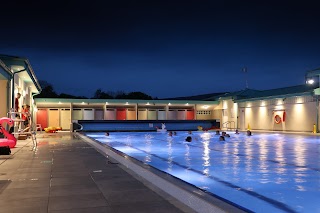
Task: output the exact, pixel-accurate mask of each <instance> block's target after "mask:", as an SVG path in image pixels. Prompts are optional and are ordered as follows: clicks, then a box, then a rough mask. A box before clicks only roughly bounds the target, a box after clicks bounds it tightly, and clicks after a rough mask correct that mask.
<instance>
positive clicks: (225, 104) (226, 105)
mask: <svg viewBox="0 0 320 213" xmlns="http://www.w3.org/2000/svg"><path fill="white" fill-rule="evenodd" d="M222 108H223V109H228V102H227V101H223V102H222Z"/></svg>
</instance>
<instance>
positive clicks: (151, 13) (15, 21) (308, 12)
mask: <svg viewBox="0 0 320 213" xmlns="http://www.w3.org/2000/svg"><path fill="white" fill-rule="evenodd" d="M79 2H80V1H73V0H72V1H48V2H47V1H41V2H40V1H39V2H37V1H33V2H29V1H14V0H13V1H7V2H6V3H3V5H2V8H6V9H4V10H2V11H1V13H0V19H1V20H2V26H1V34H0V39H1V42H0V53H1V54H9V55H17V56H23V57H27V58H29V60H30V62H31V65H32V66H33V68H34V71H35V73H36V75H37V77H38V79H39V80H45V81H47V82H49V83H51V84H52V85H53V86H54V89H55V90H56V92H58V93H62V92H64V93H68V94H73V95H84V96H87V97H92V96H93V93H94V91H95V90H97V89H98V88H101V89H102V90H104V91H124V92H133V91H141V92H144V93H147V94H149V95H151V96H153V97H158V98H166V97H177V96H189V95H198V94H205V93H214V92H224V91H235V90H240V89H244V88H245V74H244V73H243V72H242V68H243V67H247V70H248V73H247V75H248V83H249V88H252V89H261V90H262V89H272V88H279V87H286V86H293V85H297V84H303V83H304V74H305V72H306V71H307V70H311V69H315V68H319V67H320V39H319V38H320V28H319V21H320V12H319V11H320V7H319V5H318V4H317V3H316V1H303V2H302V1H300V2H299V3H294V2H292V1H281V3H279V2H280V1H264V2H261V1H238V0H237V1H213V0H212V1H200V0H198V1H188V0H185V1H174V0H171V1H166V0H161V1H157V0H152V1H150V0H149V1H132V0H122V1H121V0H119V1H107V0H105V1H102V0H101V1H98V0H91V1H86V2H82V1H81V3H79Z"/></svg>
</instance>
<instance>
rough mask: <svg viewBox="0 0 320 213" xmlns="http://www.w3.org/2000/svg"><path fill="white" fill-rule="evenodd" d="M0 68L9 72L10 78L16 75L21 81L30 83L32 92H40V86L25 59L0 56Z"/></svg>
mask: <svg viewBox="0 0 320 213" xmlns="http://www.w3.org/2000/svg"><path fill="white" fill-rule="evenodd" d="M0 66H1V67H2V68H3V69H5V70H6V71H7V72H8V71H9V72H10V73H11V77H13V76H14V74H17V75H19V77H21V79H23V81H25V82H27V83H31V84H32V86H34V88H33V89H32V91H33V92H35V93H37V92H41V86H40V84H39V82H38V79H37V78H36V75H35V74H34V71H33V69H32V67H31V64H30V62H29V60H28V59H27V58H22V57H18V56H10V55H3V54H0ZM24 71H25V72H24Z"/></svg>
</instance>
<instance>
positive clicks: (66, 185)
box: [0, 133, 193, 213]
mask: <svg viewBox="0 0 320 213" xmlns="http://www.w3.org/2000/svg"><path fill="white" fill-rule="evenodd" d="M37 139H38V147H37V149H36V150H33V149H32V148H33V144H32V141H31V140H30V139H28V140H24V141H20V140H19V141H18V143H17V147H16V148H13V149H12V154H11V155H10V156H0V207H1V208H0V212H22V213H23V212H28V213H29V212H40V213H42V212H44V213H67V212H68V213H69V212H71V213H72V212H77V213H87V212H88V213H100V212H104V213H105V212H120V213H122V212H133V213H135V212H139V213H140V212H142V213H143V212H153V213H157V212H165V213H170V212H175V213H176V212H177V213H178V212H193V211H192V210H190V209H188V208H187V207H185V206H183V205H182V204H181V203H178V202H177V201H175V200H174V199H172V201H171V200H170V199H168V198H167V197H166V194H165V193H163V194H161V193H159V192H157V193H156V192H154V191H153V190H151V189H150V188H152V187H150V186H149V187H147V186H148V184H145V183H143V182H141V180H139V179H137V177H134V175H132V174H130V173H128V172H127V171H126V170H125V169H124V168H122V166H121V165H120V164H117V163H116V162H114V161H113V160H112V159H108V158H106V157H105V156H103V155H102V154H100V153H99V152H98V151H97V150H96V149H95V148H93V147H92V146H91V145H90V144H89V143H87V142H85V141H83V140H81V139H80V138H79V137H77V136H75V135H74V134H72V133H57V134H46V133H43V134H40V135H39V134H38V135H37ZM159 194H160V195H162V196H164V197H162V196H160V195H159ZM169 201H170V202H169ZM175 202H176V203H175ZM173 204H175V205H173ZM177 206H178V207H179V208H177ZM181 209H182V210H181Z"/></svg>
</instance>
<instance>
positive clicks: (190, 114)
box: [187, 109, 194, 120]
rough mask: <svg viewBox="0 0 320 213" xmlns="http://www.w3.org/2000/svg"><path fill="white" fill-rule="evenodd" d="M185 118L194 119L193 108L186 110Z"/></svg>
mask: <svg viewBox="0 0 320 213" xmlns="http://www.w3.org/2000/svg"><path fill="white" fill-rule="evenodd" d="M187 120H194V110H189V109H188V110H187Z"/></svg>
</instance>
